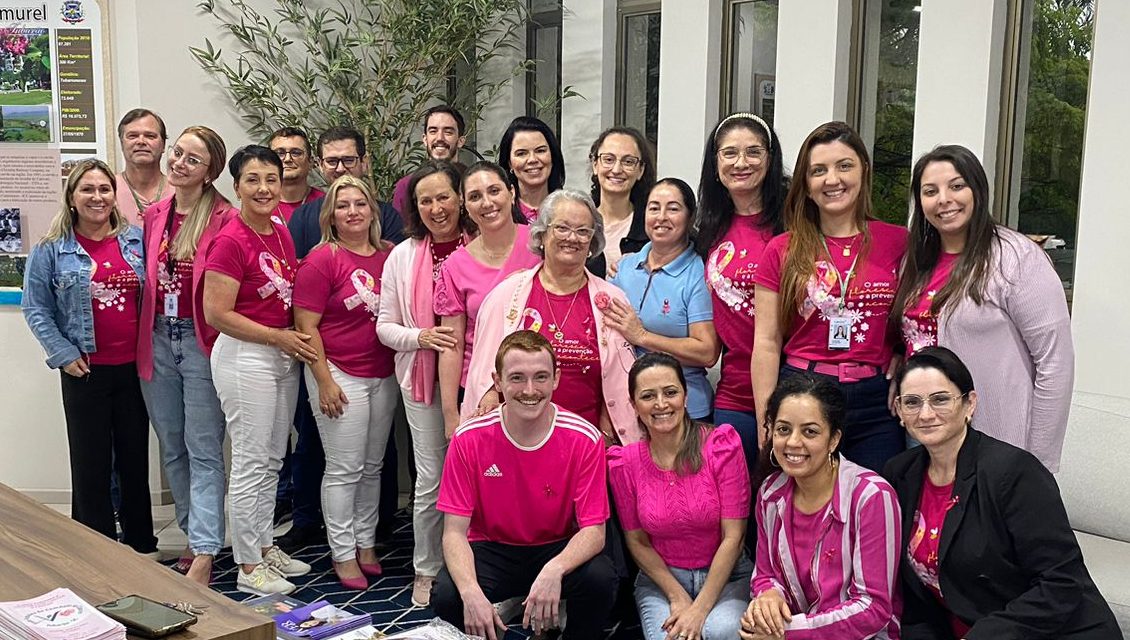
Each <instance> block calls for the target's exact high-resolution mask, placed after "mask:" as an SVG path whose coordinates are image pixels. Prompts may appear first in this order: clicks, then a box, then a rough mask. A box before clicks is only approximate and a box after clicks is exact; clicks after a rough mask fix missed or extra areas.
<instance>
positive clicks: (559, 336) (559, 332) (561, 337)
mask: <svg viewBox="0 0 1130 640" xmlns="http://www.w3.org/2000/svg"><path fill="white" fill-rule="evenodd" d="M581 289H584V286H582V287H581ZM581 289H577V290H576V291H575V292H573V299H572V300H570V301H569V308H568V309H566V310H565V322H569V314H570V313H573V304H575V303H576V302H577V296H578V295H580V293H581ZM541 291H542V293H543V294H545V306H546V307H547V308H548V309H549V317H550V319H552V320H553V324H551V325H549V330H550V331H552V332H553V339H554V340H556V341H558V342H565V331H564V329H565V322H561V323H558V322H557V314H555V313H553V301H551V300H550V299H549V291H548V290H546V288H545V285H544V284H543V285H542V287H541Z"/></svg>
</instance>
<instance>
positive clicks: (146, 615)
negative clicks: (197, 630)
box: [95, 595, 196, 638]
mask: <svg viewBox="0 0 1130 640" xmlns="http://www.w3.org/2000/svg"><path fill="white" fill-rule="evenodd" d="M95 608H96V609H98V610H99V611H101V612H102V613H104V614H106V615H108V616H110V617H111V618H113V619H115V620H117V621H118V622H120V623H122V624H123V625H125V627H126V631H128V632H129V633H132V634H134V635H139V636H144V637H146V638H163V637H165V636H167V635H169V634H171V633H176V632H177V631H180V630H182V629H184V628H185V627H187V626H189V625H192V624H196V616H194V615H192V614H191V613H185V612H183V611H180V610H178V609H174V608H172V607H170V606H168V605H166V604H162V603H160V602H156V601H154V600H150V599H149V598H144V597H142V596H136V595H134V596H126V597H124V598H118V599H117V600H114V601H113V602H107V603H106V604H100V605H98V606H97V607H95Z"/></svg>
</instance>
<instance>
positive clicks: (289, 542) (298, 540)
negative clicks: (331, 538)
mask: <svg viewBox="0 0 1130 640" xmlns="http://www.w3.org/2000/svg"><path fill="white" fill-rule="evenodd" d="M275 544H277V545H278V547H279V548H280V549H282V550H283V551H285V552H286V553H288V554H290V553H295V552H297V551H298V550H300V549H302V548H303V547H311V546H314V545H319V544H326V529H325V527H324V526H322V525H315V526H309V527H299V526H292V527H291V528H290V531H287V532H286V533H284V534H283V535H281V536H279V537H278V538H276V539H275Z"/></svg>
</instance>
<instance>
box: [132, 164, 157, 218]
mask: <svg viewBox="0 0 1130 640" xmlns="http://www.w3.org/2000/svg"><path fill="white" fill-rule="evenodd" d="M122 179H123V180H125V181H126V186H127V187H129V193H130V195H131V196H133V204H134V206H136V207H137V213H138V214H143V213H145V210H146V209H148V208H149V206H150V205H152V204H153V203H154V202H156V201H157V200H158V199H160V197H161V194H162V193H164V192H165V174H163V173H162V174H161V179H160V180H159V181H158V182H157V191H156V193H154V194H153V199H152V200H149V199H146V198H143V197H142V196H141V194H139V193H138V192H137V189H134V188H133V183H132V182H130V181H129V176H127V175H126V172H125V171H123V172H122Z"/></svg>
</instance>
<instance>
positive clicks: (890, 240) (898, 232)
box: [753, 220, 907, 368]
mask: <svg viewBox="0 0 1130 640" xmlns="http://www.w3.org/2000/svg"><path fill="white" fill-rule="evenodd" d="M867 228H868V229H869V230H870V232H871V246H870V247H869V248H867V250H866V254H862V255H861V252H860V249H859V247H861V246H862V242H861V240H856V241H855V245H854V246H855V247H856V250H854V251H852V254H851V255H850V256H844V255H843V254H842V253H841V252H840V251H839V250H838V249H836V248H834V247H833V244H835V243H838V244H837V245H836V246H843V245H844V244H850V243H851V242H852V239H849V238H833V241H834V242H830V243H829V245H828V246H829V247H830V248H832V252H831V253H832V255H831V257H830V259H831V262H829V256H828V254H827V253H826V252H825V251H824V248H823V247H820V249H819V252H820V253H819V254H818V255H817V260H816V272H815V273H814V274H813V275H812V276H811V277H810V278H809V280H808V288H807V289H808V292H807V295H806V296H805V298H804V301H803V304H802V305H801V306H800V308H799V309H798V310H797V313H796V314H795V315H794V316H793V318H792V319H791V320H792V323H791V329H790V332H789V335H788V336H787V337H786V339H785V347H784V352H785V355H786V356H793V357H797V358H804V359H805V360H814V361H816V362H825V363H840V362H852V363H858V364H869V365H872V366H875V367H880V368H882V367H886V366H887V365H888V364H890V361H891V354H892V352H893V351H894V349H893V346H894V345H892V344H891V340H890V337H889V336H888V333H887V317H888V316H889V315H890V313H891V303H892V302H894V298H895V291H896V290H897V289H898V269H899V265H900V263H901V262H902V256H903V254H904V253H906V236H907V232H906V229H905V228H904V227H900V226H896V225H893V224H888V223H886V222H880V221H878V220H871V221H869V222H868V223H867ZM790 236H791V234H790V233H788V232H786V233H782V234H781V235H779V236H777V237H776V238H773V240H771V241H770V242H769V245H768V246H767V247H766V248H765V255H764V256H763V257H762V259H761V261H760V263H759V265H758V268H757V273H756V274H755V275H754V278H753V279H754V282H755V283H756V284H757V285H759V286H762V287H765V288H767V289H769V290H770V291H774V292H780V289H781V268H782V265H783V264H784V262H785V254H786V253H787V251H788V247H789V238H790ZM857 257H859V260H858V262H857V263H856V265H855V271H854V273H853V275H852V278H851V281H850V282H849V283H848V291H847V299H846V300H844V301H841V297H840V278H841V277H843V276H846V275H847V272H848V270H849V269H850V268H851V265H852V261H854V260H855V259H856V258H857ZM841 302H842V304H841ZM837 315H838V316H840V317H846V318H849V319H850V320H851V331H850V335H849V336H848V338H849V343H850V345H851V347H850V348H848V349H829V348H828V331H829V326H830V322H829V318H831V317H834V316H837ZM783 320H784V319H782V321H783Z"/></svg>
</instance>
